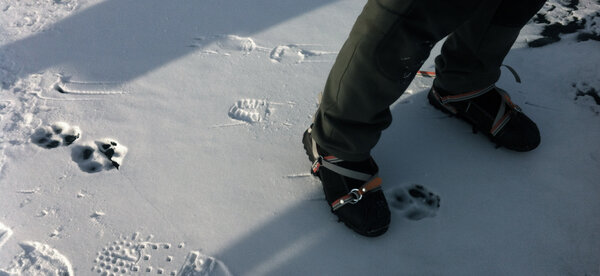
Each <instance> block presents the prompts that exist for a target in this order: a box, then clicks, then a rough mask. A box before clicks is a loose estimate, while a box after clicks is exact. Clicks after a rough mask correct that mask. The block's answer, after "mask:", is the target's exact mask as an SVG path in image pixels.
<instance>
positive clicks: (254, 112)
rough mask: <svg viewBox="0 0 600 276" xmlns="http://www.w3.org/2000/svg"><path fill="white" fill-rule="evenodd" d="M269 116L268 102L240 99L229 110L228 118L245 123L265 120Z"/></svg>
mask: <svg viewBox="0 0 600 276" xmlns="http://www.w3.org/2000/svg"><path fill="white" fill-rule="evenodd" d="M270 114H271V109H270V108H269V102H267V101H265V100H257V99H242V100H239V101H237V102H236V103H235V104H233V105H232V106H231V108H229V117H230V118H231V119H234V120H238V121H244V122H247V123H251V124H252V123H258V122H261V121H263V120H266V119H267V118H268V117H269V115H270Z"/></svg>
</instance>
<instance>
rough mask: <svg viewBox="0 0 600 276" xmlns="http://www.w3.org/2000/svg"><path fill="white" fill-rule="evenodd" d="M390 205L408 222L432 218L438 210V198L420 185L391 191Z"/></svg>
mask: <svg viewBox="0 0 600 276" xmlns="http://www.w3.org/2000/svg"><path fill="white" fill-rule="evenodd" d="M390 205H391V207H392V208H393V209H395V210H398V211H401V212H402V213H404V216H405V217H406V218H408V219H410V220H420V219H423V218H426V217H434V216H435V215H436V213H437V211H438V209H439V208H440V197H439V196H438V195H436V194H434V193H432V192H430V191H429V190H428V189H427V188H425V187H423V186H421V185H411V186H408V187H401V188H397V189H395V190H392V191H391V200H390Z"/></svg>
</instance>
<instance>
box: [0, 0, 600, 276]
mask: <svg viewBox="0 0 600 276" xmlns="http://www.w3.org/2000/svg"><path fill="white" fill-rule="evenodd" d="M364 3H365V1H359V0H339V1H337V0H336V1H333V0H303V1H292V0H277V1H275V0H252V1H233V0H202V1H192V0H182V1H160V0H144V1H133V0H132V1H118V0H37V1H34V0H21V1H14V0H0V81H1V83H0V275H19V274H22V275H36V274H39V275H45V274H56V275H61V273H63V272H66V273H69V274H76V275H112V274H115V275H118V274H134V275H138V274H139V275H142V274H143V275H161V274H162V275H581V276H599V275H600V220H599V219H598V217H600V200H599V197H600V185H599V184H600V143H599V142H598V141H600V103H597V102H596V99H594V98H593V96H592V95H593V94H594V91H595V93H596V94H598V92H599V91H600V69H599V67H598V61H600V51H599V50H600V42H598V41H595V40H587V41H582V42H578V41H577V35H578V33H574V34H563V35H561V41H559V42H556V43H553V44H550V45H546V46H543V47H540V48H528V47H527V43H528V42H530V41H533V40H535V39H538V38H540V30H541V26H542V25H541V24H539V23H533V22H532V23H530V24H529V25H528V26H527V27H526V28H525V29H524V30H523V32H522V35H521V36H520V38H519V40H518V42H517V43H516V44H515V46H514V48H513V50H512V51H511V53H510V54H509V55H508V57H507V59H506V60H505V63H506V64H508V65H510V66H511V67H513V68H515V69H516V70H517V71H518V73H519V75H520V77H521V79H522V83H516V82H515V81H514V78H513V77H512V75H511V74H510V72H508V71H505V72H503V73H504V74H503V76H502V78H501V79H500V82H499V84H498V85H499V86H500V87H502V88H504V89H505V90H507V91H509V92H510V93H511V96H512V98H513V100H514V101H515V102H516V103H518V104H519V105H520V106H521V107H522V108H523V110H524V111H525V112H526V113H527V114H528V115H529V116H530V117H532V118H533V119H534V120H535V121H536V123H537V124H538V126H539V128H540V130H541V134H542V144H541V145H540V147H539V148H538V149H536V150H534V151H533V152H529V153H515V152H511V151H508V150H506V149H495V148H494V146H493V145H492V144H491V143H490V142H489V141H488V140H487V138H485V137H484V136H483V135H482V134H478V135H473V134H472V133H471V129H470V127H468V126H467V125H466V124H465V123H463V122H461V121H459V120H456V119H454V118H449V117H448V116H446V115H444V114H442V113H440V112H439V111H437V110H435V109H434V108H433V107H431V106H430V105H429V104H428V103H427V100H426V92H427V91H428V88H429V86H430V84H431V79H430V78H422V77H418V78H417V79H415V81H414V82H413V83H412V84H411V86H410V87H409V89H408V90H407V91H406V93H405V94H404V95H403V96H402V97H401V98H400V99H399V100H398V101H397V102H396V103H395V104H394V105H393V106H392V113H393V115H394V118H395V119H394V123H393V124H392V125H391V127H390V128H389V129H387V130H386V131H385V132H384V134H383V136H382V139H381V141H380V143H379V144H378V145H377V147H376V148H375V149H374V150H373V156H374V158H375V160H377V162H378V164H379V166H380V170H381V171H380V177H382V178H383V187H384V190H385V191H386V195H387V196H388V200H389V201H390V206H391V208H392V214H393V217H392V224H391V227H390V230H389V231H388V233H386V234H385V235H384V236H382V237H378V238H365V237H361V236H358V235H356V234H354V232H352V231H351V230H349V229H348V228H346V227H345V226H344V225H343V224H340V223H337V220H336V217H335V216H334V215H333V214H331V213H330V212H329V210H328V206H327V204H326V202H325V199H324V196H323V193H322V188H321V184H320V182H319V181H318V180H316V179H315V178H313V177H312V176H310V174H309V173H308V171H309V166H310V163H309V161H308V159H307V157H306V155H305V153H304V150H303V148H302V145H301V135H302V132H303V131H304V130H305V128H306V127H308V125H309V124H310V122H311V119H312V114H313V113H314V111H315V109H316V106H317V101H318V94H319V92H320V91H321V89H322V87H323V85H324V82H325V80H326V77H327V74H328V72H329V69H330V68H331V66H332V64H333V62H334V60H335V56H336V53H337V51H338V50H339V48H340V47H341V45H342V43H343V42H344V40H345V38H346V36H347V34H348V32H349V30H350V28H351V26H352V24H353V23H354V20H355V18H356V16H357V15H358V14H359V13H360V11H361V9H362V6H363V5H364ZM560 3H562V2H560V1H554V0H550V1H549V3H548V4H547V6H546V7H545V8H544V9H543V10H542V11H543V12H545V13H546V19H547V20H549V21H550V22H552V23H554V22H562V23H565V22H569V20H572V19H570V18H572V17H575V18H586V19H587V21H586V24H585V29H584V30H583V31H587V32H591V33H594V32H595V33H596V34H599V33H600V32H599V31H598V26H597V23H596V24H594V22H598V20H599V19H598V18H600V17H599V16H598V13H600V12H598V10H599V7H600V4H599V3H597V2H594V1H591V0H586V1H584V0H581V1H580V2H579V4H578V5H577V7H578V9H577V10H575V11H569V10H568V9H566V8H565V5H561V4H560ZM551 4H554V5H558V8H555V9H552V8H551V7H550V6H548V5H551ZM563 21H564V22H563ZM437 53H439V45H438V46H437V47H436V48H434V50H433V52H432V54H431V57H430V58H429V59H428V61H427V62H426V63H425V65H424V66H423V69H425V70H431V69H432V68H433V57H435V55H436V54H437ZM57 128H58V129H60V130H61V131H57ZM76 134H78V135H79V136H80V137H79V138H78V139H77V140H75V142H74V143H73V144H70V145H68V144H69V143H68V142H66V139H67V136H68V135H76ZM42 138H47V140H43V139H42ZM52 141H57V142H56V143H54V144H53V146H50V147H48V145H50V144H51V143H52ZM113 143H114V144H113ZM103 145H107V146H106V147H103ZM114 162H117V163H118V164H119V169H118V170H117V169H115V168H114V166H113V165H112V164H113V163H114ZM415 185H422V186H424V187H425V188H426V189H427V190H429V191H432V192H433V193H435V194H437V195H439V196H440V198H441V201H440V206H441V207H440V209H439V210H435V209H427V210H425V212H424V213H421V214H420V215H419V216H422V217H424V218H423V219H422V220H418V221H414V220H410V219H407V217H411V216H414V212H413V211H414V210H415V208H416V209H421V210H422V209H423V207H422V206H421V207H420V206H418V202H410V201H408V203H407V202H400V201H398V198H406V196H407V192H406V191H407V189H408V188H410V187H414V186H415ZM407 204H408V205H407ZM411 214H412V215H411ZM413 218H414V217H413Z"/></svg>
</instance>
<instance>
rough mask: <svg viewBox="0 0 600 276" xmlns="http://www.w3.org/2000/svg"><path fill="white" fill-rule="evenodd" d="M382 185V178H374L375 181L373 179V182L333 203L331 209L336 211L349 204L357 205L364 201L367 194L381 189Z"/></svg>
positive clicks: (353, 190)
mask: <svg viewBox="0 0 600 276" xmlns="http://www.w3.org/2000/svg"><path fill="white" fill-rule="evenodd" d="M381 183H382V180H381V178H379V177H374V178H373V179H371V181H369V182H367V183H365V184H364V185H362V186H361V187H360V188H358V189H352V190H351V191H350V192H349V193H348V194H346V195H344V196H342V197H340V198H339V199H337V200H336V201H334V202H333V203H331V208H332V209H333V211H335V210H337V209H339V208H341V207H343V206H344V205H346V204H348V203H350V204H356V203H357V202H359V201H360V200H361V199H362V197H363V195H365V194H366V193H369V192H372V191H376V190H378V189H380V188H381Z"/></svg>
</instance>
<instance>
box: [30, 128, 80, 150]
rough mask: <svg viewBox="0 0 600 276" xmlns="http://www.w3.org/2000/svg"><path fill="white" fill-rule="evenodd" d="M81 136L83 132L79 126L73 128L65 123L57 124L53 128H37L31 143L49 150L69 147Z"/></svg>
mask: <svg viewBox="0 0 600 276" xmlns="http://www.w3.org/2000/svg"><path fill="white" fill-rule="evenodd" d="M80 136H81V130H80V129H79V127H77V126H71V125H69V124H68V123H65V122H56V123H54V124H52V125H51V126H42V127H39V128H37V129H36V130H35V131H34V132H33V134H32V135H31V141H32V142H33V143H34V144H36V145H38V146H40V147H42V148H47V149H53V148H56V147H58V146H60V145H61V144H62V145H65V146H69V145H71V144H73V142H75V140H77V139H78V138H79V137H80Z"/></svg>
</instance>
